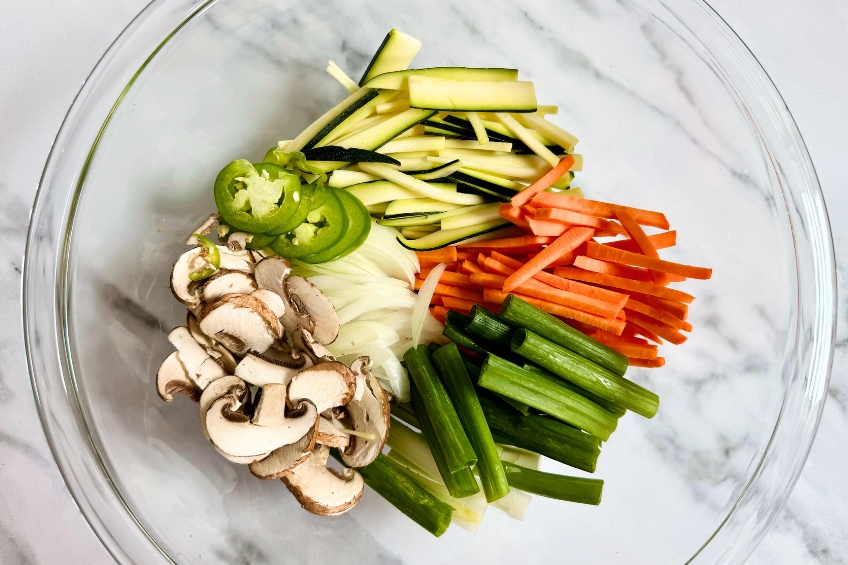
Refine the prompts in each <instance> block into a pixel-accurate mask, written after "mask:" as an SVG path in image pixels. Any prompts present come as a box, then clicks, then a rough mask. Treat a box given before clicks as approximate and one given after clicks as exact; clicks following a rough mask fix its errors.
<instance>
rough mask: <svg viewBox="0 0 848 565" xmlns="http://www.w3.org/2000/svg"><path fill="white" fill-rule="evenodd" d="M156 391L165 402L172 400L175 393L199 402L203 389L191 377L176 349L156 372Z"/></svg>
mask: <svg viewBox="0 0 848 565" xmlns="http://www.w3.org/2000/svg"><path fill="white" fill-rule="evenodd" d="M156 392H158V393H159V398H161V399H162V400H164V401H165V402H172V401H173V400H174V396H173V395H174V393H177V394H184V395H186V396H187V397H189V398H190V399H192V400H194V401H195V402H197V401H198V400H200V394H201V392H203V391H201V390H200V389H199V388H198V387H197V385H196V384H194V381H192V380H191V379H190V378H189V376H188V372H187V371H186V369H185V367H183V364H182V363H181V362H180V358H179V356H178V355H177V352H176V351H174V352H173V353H171V354H170V355H168V356H167V357H166V358H165V360H164V361H162V365H161V366H160V367H159V372H158V373H157V374H156Z"/></svg>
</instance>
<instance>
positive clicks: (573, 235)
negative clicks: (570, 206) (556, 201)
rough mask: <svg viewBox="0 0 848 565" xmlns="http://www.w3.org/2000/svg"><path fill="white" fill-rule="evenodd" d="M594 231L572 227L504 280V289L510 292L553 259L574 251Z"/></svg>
mask: <svg viewBox="0 0 848 565" xmlns="http://www.w3.org/2000/svg"><path fill="white" fill-rule="evenodd" d="M594 233H595V232H594V230H593V229H591V228H571V229H570V230H568V231H567V232H565V233H564V234H562V235H561V236H559V237H558V238H557V239H556V241H554V242H552V243H551V244H550V245H548V246H547V247H546V248H545V249H543V250H542V251H541V252H540V253H539V254H538V255H536V256H535V257H533V258H532V259H530V260H529V261H527V262H526V263H525V264H524V265H523V266H522V267H521V268H520V269H518V270H517V271H515V272H514V273H513V274H512V275H510V276H509V278H507V279H506V281H505V282H504V291H506V292H509V291H510V290H512V289H514V288H515V287H517V286H519V285H520V284H522V283H523V282H524V281H526V280H528V279H531V278H533V276H534V275H535V274H536V273H538V272H539V271H541V270H542V269H544V268H545V267H547V266H548V265H549V264H551V263H552V262H553V261H556V260H557V259H559V258H560V257H562V256H563V255H565V254H566V253H568V252H569V251H573V250H574V249H575V248H577V246H578V245H580V244H581V243H583V242H584V241H587V240H588V239H589V238H590V237H592V234H594Z"/></svg>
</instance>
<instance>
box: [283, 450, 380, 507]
mask: <svg viewBox="0 0 848 565" xmlns="http://www.w3.org/2000/svg"><path fill="white" fill-rule="evenodd" d="M329 454H330V450H329V448H327V447H326V446H323V445H322V446H320V447H318V448H317V449H315V451H313V452H312V454H311V455H310V456H309V458H308V459H307V460H306V462H304V463H303V464H302V465H298V466H297V467H295V468H294V469H292V471H291V472H290V473H288V474H287V475H285V476H283V477H282V481H283V483H285V485H286V488H288V489H289V491H290V492H291V493H292V494H293V495H294V497H295V498H296V499H297V501H298V502H300V505H301V506H302V507H303V508H304V509H306V510H308V511H309V512H312V513H313V514H318V515H319V516H336V515H338V514H342V513H344V512H347V511H348V510H350V509H351V508H353V506H354V505H355V504H356V503H357V502H359V499H360V498H361V497H362V491H363V490H364V489H365V482H364V481H363V480H362V475H360V474H359V473H358V472H357V471H355V470H354V469H345V470H344V471H343V472H341V473H338V472H336V471H335V470H333V469H330V468H329V467H327V457H328V456H329Z"/></svg>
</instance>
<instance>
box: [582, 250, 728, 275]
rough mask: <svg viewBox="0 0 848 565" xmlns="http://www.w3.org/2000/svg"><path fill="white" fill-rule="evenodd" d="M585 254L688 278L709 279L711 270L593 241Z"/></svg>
mask: <svg viewBox="0 0 848 565" xmlns="http://www.w3.org/2000/svg"><path fill="white" fill-rule="evenodd" d="M586 255H587V256H588V257H592V258H593V259H598V260H601V261H610V262H612V263H621V264H623V265H634V266H636V267H644V268H646V269H650V270H652V271H659V272H661V273H669V274H672V275H679V276H681V277H686V278H690V279H709V278H710V277H711V276H712V274H713V270H712V269H708V268H705V267H693V266H691V265H683V264H681V263H673V262H671V261H663V260H662V259H658V258H655V257H649V256H646V255H640V254H639V253H633V252H631V251H624V250H623V249H616V248H614V247H609V246H607V245H601V244H599V243H595V242H594V241H592V242H589V246H588V248H587V250H586Z"/></svg>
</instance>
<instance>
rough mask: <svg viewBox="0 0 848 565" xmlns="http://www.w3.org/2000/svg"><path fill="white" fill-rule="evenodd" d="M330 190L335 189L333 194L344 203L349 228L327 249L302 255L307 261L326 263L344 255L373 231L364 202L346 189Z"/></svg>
mask: <svg viewBox="0 0 848 565" xmlns="http://www.w3.org/2000/svg"><path fill="white" fill-rule="evenodd" d="M329 190H332V191H334V192H333V195H334V196H335V197H336V198H337V199H338V200H339V202H340V203H341V205H342V210H343V212H344V214H345V215H346V216H347V220H348V224H347V229H346V230H345V231H344V233H343V234H342V237H341V238H339V239H338V241H336V242H335V243H333V244H332V245H330V246H329V247H327V248H326V249H324V250H322V251H319V252H317V253H315V254H313V255H304V256H303V257H301V259H302V260H303V261H306V262H307V263H324V262H326V261H330V260H333V259H338V258H341V257H344V256H345V255H347V254H349V253H351V252H353V251H356V250H357V249H359V246H360V245H362V244H363V243H364V242H365V239H366V238H367V237H368V234H369V233H371V215H370V214H369V213H368V210H366V209H365V206H363V205H362V202H360V201H359V200H358V199H357V198H356V197H355V196H353V195H351V194H350V193H348V192H345V191H344V190H339V189H338V188H330V189H329Z"/></svg>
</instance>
